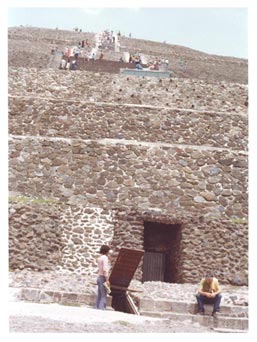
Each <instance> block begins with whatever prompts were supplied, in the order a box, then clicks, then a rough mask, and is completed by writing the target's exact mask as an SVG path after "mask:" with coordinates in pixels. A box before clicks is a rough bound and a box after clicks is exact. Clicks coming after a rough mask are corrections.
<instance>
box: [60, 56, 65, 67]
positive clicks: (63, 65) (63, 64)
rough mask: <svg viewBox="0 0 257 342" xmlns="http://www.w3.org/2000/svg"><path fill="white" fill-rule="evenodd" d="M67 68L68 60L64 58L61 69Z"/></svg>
mask: <svg viewBox="0 0 257 342" xmlns="http://www.w3.org/2000/svg"><path fill="white" fill-rule="evenodd" d="M65 67H66V60H65V59H64V58H63V59H62V60H61V65H60V68H61V69H65Z"/></svg>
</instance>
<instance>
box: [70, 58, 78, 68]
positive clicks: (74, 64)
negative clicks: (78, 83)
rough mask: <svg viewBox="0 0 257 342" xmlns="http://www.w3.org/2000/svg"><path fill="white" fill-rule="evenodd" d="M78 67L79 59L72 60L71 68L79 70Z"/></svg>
mask: <svg viewBox="0 0 257 342" xmlns="http://www.w3.org/2000/svg"><path fill="white" fill-rule="evenodd" d="M77 67H78V63H77V60H76V59H75V60H74V61H72V62H71V67H70V69H71V70H77Z"/></svg>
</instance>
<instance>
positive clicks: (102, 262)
mask: <svg viewBox="0 0 257 342" xmlns="http://www.w3.org/2000/svg"><path fill="white" fill-rule="evenodd" d="M97 264H98V275H101V276H105V277H106V278H107V277H108V273H109V262H108V257H107V255H101V256H100V257H99V258H97Z"/></svg>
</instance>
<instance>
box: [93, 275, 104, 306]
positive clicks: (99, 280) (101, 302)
mask: <svg viewBox="0 0 257 342" xmlns="http://www.w3.org/2000/svg"><path fill="white" fill-rule="evenodd" d="M104 282H105V277H104V276H101V275H100V276H98V278H97V285H98V291H97V297H96V305H95V307H96V309H100V310H105V309H106V297H107V293H106V290H105V288H104V286H103V283H104Z"/></svg>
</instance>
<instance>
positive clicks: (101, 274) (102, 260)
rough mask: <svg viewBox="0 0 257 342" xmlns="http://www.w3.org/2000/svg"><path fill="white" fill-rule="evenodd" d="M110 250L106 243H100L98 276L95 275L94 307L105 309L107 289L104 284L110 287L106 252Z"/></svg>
mask: <svg viewBox="0 0 257 342" xmlns="http://www.w3.org/2000/svg"><path fill="white" fill-rule="evenodd" d="M109 251H110V247H109V246H107V245H102V247H101V248H100V254H101V256H99V257H98V258H97V264H98V277H97V285H98V291H97V297H96V304H95V307H96V309H100V310H105V309H106V297H107V290H106V286H107V287H110V282H109V258H108V254H109Z"/></svg>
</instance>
